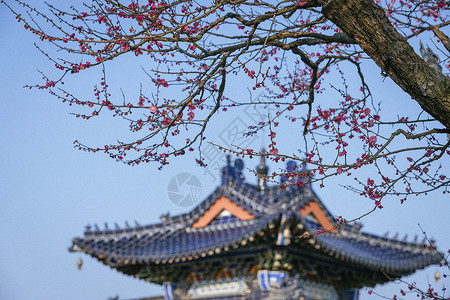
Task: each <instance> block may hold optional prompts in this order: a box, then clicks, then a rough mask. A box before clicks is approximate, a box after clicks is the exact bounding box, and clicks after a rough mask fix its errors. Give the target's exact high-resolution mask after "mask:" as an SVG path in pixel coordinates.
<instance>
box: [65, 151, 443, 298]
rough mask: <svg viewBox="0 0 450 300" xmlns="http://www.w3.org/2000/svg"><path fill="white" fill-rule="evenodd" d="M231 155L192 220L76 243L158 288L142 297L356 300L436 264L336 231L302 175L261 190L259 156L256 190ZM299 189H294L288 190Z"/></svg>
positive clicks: (419, 248) (418, 249) (420, 250)
mask: <svg viewBox="0 0 450 300" xmlns="http://www.w3.org/2000/svg"><path fill="white" fill-rule="evenodd" d="M243 169H244V164H243V161H242V160H240V159H236V160H235V161H234V162H233V163H232V162H231V159H230V158H229V157H228V163H227V165H226V166H225V167H224V168H223V169H222V184H221V185H220V186H219V187H217V189H216V190H215V191H214V192H213V193H212V194H211V195H210V196H209V197H207V198H206V199H205V200H204V201H202V202H201V203H200V204H199V205H198V206H197V207H195V208H194V209H193V210H191V211H190V212H187V213H185V214H181V215H177V216H167V215H166V216H163V217H162V218H161V219H162V222H161V223H157V224H152V225H146V226H140V225H136V226H135V227H130V226H128V225H127V227H126V228H123V229H120V228H117V227H116V229H108V228H106V229H105V230H100V229H99V228H98V227H97V226H95V229H94V230H93V229H92V228H90V227H89V226H88V227H86V231H85V233H84V236H83V237H78V238H74V239H73V243H72V246H71V247H70V251H76V252H84V253H87V254H89V255H91V256H93V257H95V258H96V259H98V260H99V261H101V262H102V263H104V264H106V265H108V266H110V267H112V268H114V269H116V270H118V271H120V272H122V273H124V274H127V275H131V276H134V277H136V278H139V279H142V280H146V281H149V282H153V283H156V284H159V285H162V286H163V297H159V298H148V299H167V300H172V299H283V300H284V299H302V300H303V299H305V300H307V299H323V300H338V299H339V300H349V299H358V291H359V289H361V288H362V287H372V286H374V285H376V284H379V283H384V282H387V281H390V280H392V279H394V278H399V277H402V276H405V275H408V274H411V273H413V272H414V271H416V270H418V269H422V268H425V267H426V266H428V265H430V264H435V263H438V262H439V260H440V259H441V258H440V255H439V253H437V252H436V251H435V250H432V249H429V248H428V247H423V244H422V243H419V242H417V241H416V240H415V241H412V242H408V241H406V240H402V241H399V240H396V239H389V238H387V237H386V236H384V237H381V236H376V235H372V234H369V233H364V232H362V231H361V225H360V224H353V225H349V224H346V225H343V226H337V225H338V223H337V221H336V219H335V217H333V215H332V214H331V213H330V212H329V211H328V210H327V208H326V207H325V205H324V204H323V203H322V201H320V199H319V198H318V197H317V195H316V194H315V193H314V191H313V190H312V188H311V185H310V184H309V183H308V180H306V178H308V177H307V176H304V175H305V174H306V173H305V172H307V170H305V169H302V170H297V166H296V165H295V163H293V162H290V163H288V170H291V171H295V172H293V173H291V175H292V177H282V178H281V181H282V182H283V183H284V184H283V186H279V185H278V186H267V185H266V181H265V176H266V175H267V173H268V168H267V166H266V165H265V161H264V158H262V159H261V163H260V165H259V166H258V167H257V170H256V171H257V173H258V175H259V182H258V184H257V185H251V184H249V183H246V181H245V178H244V176H243V172H242V171H243ZM299 181H300V182H301V184H300V185H299V186H298V185H297V184H295V183H298V182H299Z"/></svg>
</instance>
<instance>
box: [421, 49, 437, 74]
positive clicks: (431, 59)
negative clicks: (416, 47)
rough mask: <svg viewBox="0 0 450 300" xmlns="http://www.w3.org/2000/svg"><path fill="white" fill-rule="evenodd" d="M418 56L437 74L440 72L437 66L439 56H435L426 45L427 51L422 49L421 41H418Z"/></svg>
mask: <svg viewBox="0 0 450 300" xmlns="http://www.w3.org/2000/svg"><path fill="white" fill-rule="evenodd" d="M420 54H421V55H422V58H423V60H424V61H425V62H426V63H427V64H428V65H429V66H430V67H432V68H433V69H435V70H436V71H438V72H442V67H441V66H440V65H439V56H437V55H436V54H435V53H434V52H433V51H432V50H431V48H430V47H428V45H427V49H426V50H425V48H424V47H423V44H422V41H420Z"/></svg>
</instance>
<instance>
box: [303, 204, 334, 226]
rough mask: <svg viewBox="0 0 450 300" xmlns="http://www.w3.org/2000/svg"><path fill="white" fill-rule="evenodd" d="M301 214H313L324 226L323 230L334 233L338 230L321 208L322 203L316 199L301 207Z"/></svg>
mask: <svg viewBox="0 0 450 300" xmlns="http://www.w3.org/2000/svg"><path fill="white" fill-rule="evenodd" d="M300 214H301V216H302V217H304V216H306V215H309V214H313V216H314V217H315V218H316V219H317V221H318V222H319V224H320V226H322V228H323V230H325V231H329V230H330V231H331V232H333V233H336V230H335V229H334V226H333V224H332V223H331V222H330V220H329V219H328V218H327V216H326V215H325V213H324V212H323V210H322V209H321V208H320V205H319V204H318V203H317V202H315V201H310V202H308V204H306V205H305V206H303V207H302V208H300Z"/></svg>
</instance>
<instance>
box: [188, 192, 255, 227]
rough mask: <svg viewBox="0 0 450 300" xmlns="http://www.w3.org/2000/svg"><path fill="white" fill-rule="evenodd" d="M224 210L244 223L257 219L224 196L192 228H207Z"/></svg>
mask: <svg viewBox="0 0 450 300" xmlns="http://www.w3.org/2000/svg"><path fill="white" fill-rule="evenodd" d="M223 210H228V211H229V212H230V213H231V214H233V216H235V217H236V218H238V219H240V220H243V221H246V220H251V219H254V218H255V216H254V215H252V214H250V213H249V212H248V211H246V210H245V209H243V208H242V207H240V206H239V205H237V204H236V203H234V202H232V201H230V199H228V198H227V197H224V196H222V197H220V198H219V199H217V200H216V202H214V204H213V205H211V206H210V207H209V209H208V210H207V211H206V212H205V213H204V214H203V216H201V217H200V218H198V220H197V222H195V223H194V224H193V225H192V228H202V227H205V226H207V225H208V224H209V223H211V221H212V220H214V218H215V217H217V215H219V214H220V213H221V212H222V211H223Z"/></svg>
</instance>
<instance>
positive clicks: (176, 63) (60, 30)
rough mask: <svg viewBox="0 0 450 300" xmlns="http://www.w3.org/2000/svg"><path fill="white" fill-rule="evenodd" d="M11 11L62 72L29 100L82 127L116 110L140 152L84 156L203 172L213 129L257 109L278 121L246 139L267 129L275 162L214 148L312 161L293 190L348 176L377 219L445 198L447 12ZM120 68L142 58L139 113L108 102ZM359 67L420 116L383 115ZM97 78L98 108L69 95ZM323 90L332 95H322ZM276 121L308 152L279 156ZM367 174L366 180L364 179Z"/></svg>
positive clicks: (188, 0) (432, 8) (434, 1)
mask: <svg viewBox="0 0 450 300" xmlns="http://www.w3.org/2000/svg"><path fill="white" fill-rule="evenodd" d="M125 2H126V4H125ZM2 3H3V5H5V6H7V7H8V8H9V9H10V11H11V12H12V13H13V14H14V15H15V16H16V18H17V20H18V21H19V22H22V23H23V24H24V27H25V29H27V30H29V31H31V32H32V33H33V34H35V35H36V36H37V37H38V38H39V39H40V40H41V41H42V42H41V43H50V45H52V46H53V47H54V49H55V50H57V51H54V52H46V51H44V50H43V48H42V47H41V46H39V45H38V46H37V47H38V48H39V49H41V51H42V53H43V54H44V55H46V56H47V57H48V59H49V61H51V63H52V64H54V67H55V73H54V74H53V73H52V74H43V79H44V82H43V83H41V84H38V85H34V86H30V88H38V89H43V90H47V91H48V92H49V93H50V94H51V95H53V96H55V97H56V98H57V99H59V100H61V101H62V102H65V103H68V104H70V105H73V106H79V107H80V108H81V112H79V111H78V112H76V113H74V114H75V115H76V117H79V118H82V119H86V120H89V119H91V118H95V117H97V116H99V115H100V114H104V113H105V112H107V111H111V112H112V115H113V116H116V117H119V118H123V119H124V120H125V121H126V122H128V125H129V129H130V131H131V132H132V136H133V139H132V140H131V142H122V141H119V142H117V143H114V144H109V145H105V146H100V147H97V146H95V145H94V146H93V145H86V144H83V143H81V142H78V141H75V147H76V148H78V149H80V150H85V151H88V152H104V153H106V154H107V155H109V156H110V157H111V158H114V159H116V160H119V161H122V162H124V163H126V164H129V165H136V164H140V163H146V162H157V163H159V164H160V167H161V166H163V165H165V164H168V163H169V160H171V159H173V158H174V157H177V156H181V155H183V154H185V153H186V151H198V159H197V162H198V164H200V165H202V166H205V165H206V164H207V162H205V160H204V159H203V158H202V155H201V149H202V144H204V141H206V142H207V141H208V139H207V137H206V136H205V130H206V128H207V126H208V124H209V123H210V121H211V120H212V119H213V118H221V116H222V115H220V116H218V112H220V111H225V110H232V109H238V108H239V107H242V106H252V107H257V106H258V107H262V108H265V109H269V108H271V109H273V110H275V111H276V113H274V114H273V115H270V114H268V115H267V119H266V120H264V121H262V122H259V123H257V124H252V126H250V127H249V128H248V132H247V134H248V135H252V134H256V133H258V132H259V131H260V130H262V129H264V128H266V129H268V130H269V140H270V143H269V145H267V146H268V148H269V151H268V152H264V153H261V152H258V151H254V150H253V149H248V148H245V147H242V146H241V145H235V147H233V148H231V149H230V148H228V149H225V148H223V147H221V145H217V147H221V149H222V150H224V151H229V152H233V153H235V154H237V155H239V156H251V157H253V156H262V155H263V156H266V157H267V158H269V159H272V160H273V161H276V162H281V161H286V160H288V159H293V160H296V161H298V162H301V163H308V165H309V170H308V171H307V172H305V171H304V170H286V171H285V172H286V173H287V175H288V176H292V177H293V176H294V175H298V176H300V177H303V178H301V179H299V180H298V181H296V183H295V184H297V185H303V184H305V180H306V181H308V180H309V181H311V180H314V181H319V182H321V184H322V183H323V181H324V180H325V179H327V178H328V177H331V176H343V175H347V176H351V175H353V176H355V181H356V183H357V184H355V185H352V186H351V187H349V188H351V189H353V190H355V191H357V192H358V193H360V194H361V195H362V196H365V197H368V198H370V199H371V200H373V202H374V209H376V208H382V198H383V197H384V196H386V195H394V196H396V197H398V198H399V199H400V201H402V202H403V201H405V200H406V198H407V197H408V196H409V195H419V194H423V193H428V192H430V191H434V190H440V191H442V192H443V193H444V194H445V193H448V192H449V190H448V188H449V183H450V179H449V174H448V168H444V167H443V165H442V160H443V159H445V158H446V157H447V158H448V155H450V150H449V146H450V140H449V138H448V136H449V134H450V79H449V78H448V76H446V74H448V70H449V68H450V61H449V57H450V56H449V53H450V41H449V38H448V36H447V35H446V34H445V33H444V31H443V29H444V28H445V26H448V25H449V23H450V21H449V20H448V2H446V1H443V0H427V1H417V0H390V1H384V0H375V1H372V0H305V1H303V0H300V1H298V0H296V1H292V0H285V1H275V2H273V1H269V2H267V1H262V0H251V1H249V0H215V1H192V0H178V1H171V0H148V1H142V0H141V1H139V0H133V1H118V0H91V1H86V2H85V3H83V4H80V5H79V6H71V7H69V8H66V9H61V8H57V7H56V6H53V5H51V4H47V6H46V8H45V9H37V8H35V7H33V6H32V5H31V4H28V3H27V2H26V1H25V2H24V1H20V0H10V1H2ZM23 12H26V14H25V13H23ZM44 25H45V26H44ZM420 38H427V39H429V40H431V42H432V43H433V44H432V45H433V47H434V49H435V50H434V51H440V52H439V54H440V55H441V57H443V59H442V60H439V59H438V58H437V56H433V57H436V62H435V64H438V65H439V64H442V65H445V68H444V71H443V72H441V71H439V68H435V67H433V66H430V65H429V62H428V63H427V62H426V61H424V60H423V59H422V58H421V57H420V56H419V55H418V54H417V53H416V52H415V51H414V49H413V48H412V46H411V45H410V43H416V44H417V41H418V40H419V39H420ZM40 45H43V44H40ZM122 56H132V57H134V56H135V57H136V59H141V60H142V61H143V62H144V63H143V64H144V66H145V67H149V69H148V70H145V72H146V74H147V75H148V76H149V78H150V80H149V82H148V84H149V85H150V88H151V92H150V93H146V92H144V90H143V89H141V90H140V92H139V96H138V97H137V98H136V99H134V100H132V101H125V98H124V97H123V98H122V97H120V96H119V97H118V96H117V95H113V94H112V92H111V88H110V87H109V86H108V81H107V72H106V70H107V66H108V64H111V63H112V62H113V60H115V59H117V58H118V57H122ZM149 60H151V63H149ZM364 61H373V62H375V63H376V64H377V65H378V67H379V68H380V69H381V74H382V75H383V76H384V77H389V78H390V79H392V81H393V82H395V84H396V85H398V86H399V87H400V88H401V89H402V90H403V91H404V92H405V93H406V94H408V95H409V96H410V98H411V105H414V104H417V103H418V104H419V105H420V107H421V108H422V109H423V112H422V113H420V114H419V115H400V116H398V118H396V119H390V117H383V111H382V109H381V108H382V105H381V104H382V101H379V102H377V99H373V97H372V94H371V90H370V87H369V85H368V84H367V82H366V80H365V77H364ZM348 66H351V68H349V67H348ZM92 69H98V70H99V71H100V74H101V76H100V81H99V83H98V84H96V85H94V94H93V95H92V98H91V99H85V98H84V97H83V98H81V97H78V96H77V95H76V93H75V92H73V91H69V90H66V89H65V88H64V85H63V83H64V82H63V81H64V79H66V78H68V77H76V76H83V74H84V72H86V71H87V70H92ZM349 72H351V73H353V74H358V81H359V83H357V84H356V85H355V83H354V82H352V83H351V84H350V83H348V79H347V78H348V73H349ZM230 78H242V80H247V81H248V82H250V85H249V89H250V90H252V91H264V94H265V96H264V97H260V98H258V99H252V98H250V99H234V98H233V97H230V96H228V95H227V86H228V85H227V82H229V81H230ZM247 81H245V82H247ZM325 89H327V90H333V91H334V93H335V97H333V99H330V98H329V97H328V98H327V99H324V98H323V97H321V94H322V93H323V92H324V90H325ZM391 101H395V100H391ZM280 122H288V123H292V126H294V128H295V130H296V132H298V133H300V135H302V136H304V140H305V145H304V147H303V148H302V149H303V150H299V153H296V154H290V155H288V154H285V153H283V151H282V149H278V146H277V142H276V139H277V128H280V127H279V125H280ZM324 153H327V154H326V155H324ZM361 170H364V172H365V173H364V174H370V176H369V177H367V176H365V175H364V176H361V175H358V174H363V173H361V172H362V171H361ZM368 170H370V171H368ZM358 172H360V173H358ZM276 175H279V174H276V173H273V174H270V176H269V177H268V178H266V179H267V180H270V179H271V178H272V176H273V177H275V176H276ZM285 175H286V174H285Z"/></svg>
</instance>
